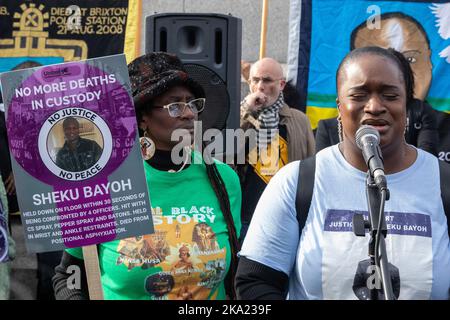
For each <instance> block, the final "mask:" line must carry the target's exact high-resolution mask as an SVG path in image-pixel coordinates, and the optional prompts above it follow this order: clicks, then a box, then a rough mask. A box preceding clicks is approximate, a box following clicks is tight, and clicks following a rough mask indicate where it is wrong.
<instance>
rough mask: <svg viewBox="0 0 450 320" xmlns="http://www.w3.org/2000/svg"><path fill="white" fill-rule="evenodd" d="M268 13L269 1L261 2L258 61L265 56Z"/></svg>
mask: <svg viewBox="0 0 450 320" xmlns="http://www.w3.org/2000/svg"><path fill="white" fill-rule="evenodd" d="M268 11H269V0H263V7H262V18H261V43H260V46H259V59H262V58H264V57H265V56H266V35H267V14H268Z"/></svg>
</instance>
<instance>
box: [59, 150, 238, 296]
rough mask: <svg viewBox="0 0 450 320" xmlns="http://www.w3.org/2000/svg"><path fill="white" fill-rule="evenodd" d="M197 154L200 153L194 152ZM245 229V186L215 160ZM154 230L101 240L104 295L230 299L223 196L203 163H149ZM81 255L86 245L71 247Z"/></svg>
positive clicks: (228, 255) (235, 220)
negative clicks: (168, 167) (175, 166)
mask: <svg viewBox="0 0 450 320" xmlns="http://www.w3.org/2000/svg"><path fill="white" fill-rule="evenodd" d="M194 157H195V158H196V160H198V159H200V158H199V157H200V155H199V154H198V153H194ZM216 165H217V168H218V170H219V172H220V175H221V177H222V179H223V180H224V182H225V185H226V188H227V191H228V195H229V198H230V205H231V211H232V214H233V219H234V222H235V226H236V231H237V232H238V236H239V231H240V229H241V221H240V209H241V188H240V184H239V179H238V176H237V175H236V173H235V172H234V171H233V170H232V169H231V168H230V167H229V166H228V165H226V164H223V163H221V162H218V161H216ZM144 168H145V172H146V178H147V184H148V187H149V192H150V198H151V203H152V214H153V223H154V226H155V233H154V234H149V235H145V236H142V237H136V238H128V239H123V240H116V241H111V242H107V243H103V244H101V245H99V259H100V268H101V280H102V286H103V290H104V297H105V299H143V300H166V299H168V300H173V299H191V300H192V299H195V300H202V299H225V288H224V282H223V280H224V278H225V275H226V273H227V272H228V269H229V266H230V261H231V255H230V252H231V251H230V245H229V241H228V231H227V226H226V223H225V219H224V217H223V214H222V211H221V210H220V204H219V200H218V198H217V197H216V195H215V193H214V190H213V188H212V186H211V183H210V182H209V179H208V175H207V173H206V167H205V165H204V164H195V162H193V164H191V165H190V166H189V167H188V168H187V169H185V170H182V171H180V172H177V173H169V172H166V171H159V170H156V169H154V168H153V167H151V166H150V165H148V164H147V163H144ZM67 252H69V253H70V254H71V255H73V256H75V257H77V258H80V259H82V257H83V255H82V250H81V248H76V249H67Z"/></svg>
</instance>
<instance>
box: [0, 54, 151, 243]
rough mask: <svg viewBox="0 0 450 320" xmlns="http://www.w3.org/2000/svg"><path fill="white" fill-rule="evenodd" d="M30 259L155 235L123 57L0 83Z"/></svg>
mask: <svg viewBox="0 0 450 320" xmlns="http://www.w3.org/2000/svg"><path fill="white" fill-rule="evenodd" d="M1 85H2V93H3V101H4V103H5V107H6V121H7V130H8V139H9V144H10V151H11V155H12V165H13V172H14V176H15V181H16V189H17V195H18V200H19V206H20V209H21V214H22V222H23V227H24V231H25V236H26V244H27V248H28V251H30V252H46V251H55V250H61V249H65V248H73V247H81V246H89V245H93V244H98V243H103V242H107V241H112V240H116V239H124V238H128V237H133V236H140V235H144V234H149V233H152V232H153V223H152V218H151V210H150V199H149V194H148V189H147V184H146V181H145V174H144V168H143V162H142V156H141V153H140V144H139V142H138V132H137V124H136V117H135V113H134V106H133V101H132V98H131V94H130V82H129V78H128V70H127V66H126V62H125V56H124V55H114V56H108V57H102V58H95V59H89V60H84V61H79V62H68V63H63V64H56V65H51V66H45V67H38V68H33V69H26V70H19V71H13V72H7V73H3V74H2V75H1Z"/></svg>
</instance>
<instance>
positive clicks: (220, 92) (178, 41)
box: [145, 13, 242, 131]
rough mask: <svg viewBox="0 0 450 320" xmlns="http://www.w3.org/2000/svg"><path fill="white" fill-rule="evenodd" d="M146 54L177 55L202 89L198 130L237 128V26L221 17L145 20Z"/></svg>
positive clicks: (183, 15) (170, 15)
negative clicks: (203, 96)
mask: <svg viewBox="0 0 450 320" xmlns="http://www.w3.org/2000/svg"><path fill="white" fill-rule="evenodd" d="M145 22H146V26H145V28H146V34H145V36H146V39H145V52H146V53H148V52H155V51H164V52H170V53H174V54H176V55H177V56H178V57H179V58H180V59H181V61H182V62H183V64H184V66H185V68H186V71H187V72H188V73H189V75H190V76H191V77H192V78H194V79H195V80H196V81H198V82H199V83H200V84H201V85H202V86H203V89H204V90H205V94H206V105H205V110H204V111H203V112H202V113H201V115H200V116H199V119H200V120H202V126H203V131H204V130H206V129H209V128H216V129H219V130H223V129H225V128H229V129H236V128H238V127H239V103H240V98H241V73H240V69H241V64H240V62H241V39H242V21H241V19H239V18H236V17H233V16H230V15H222V14H197V13H195V14H194V13H164V14H155V15H152V16H148V17H146V21H145Z"/></svg>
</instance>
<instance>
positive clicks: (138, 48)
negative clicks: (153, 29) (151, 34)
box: [135, 0, 142, 58]
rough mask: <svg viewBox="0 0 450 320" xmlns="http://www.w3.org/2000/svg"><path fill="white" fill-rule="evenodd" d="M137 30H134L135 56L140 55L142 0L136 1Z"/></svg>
mask: <svg viewBox="0 0 450 320" xmlns="http://www.w3.org/2000/svg"><path fill="white" fill-rule="evenodd" d="M137 15H138V23H137V31H136V48H135V50H136V51H135V58H137V57H139V56H140V55H141V35H142V0H138V1H137Z"/></svg>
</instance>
